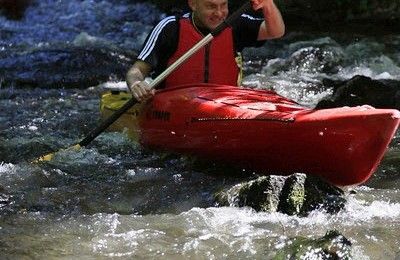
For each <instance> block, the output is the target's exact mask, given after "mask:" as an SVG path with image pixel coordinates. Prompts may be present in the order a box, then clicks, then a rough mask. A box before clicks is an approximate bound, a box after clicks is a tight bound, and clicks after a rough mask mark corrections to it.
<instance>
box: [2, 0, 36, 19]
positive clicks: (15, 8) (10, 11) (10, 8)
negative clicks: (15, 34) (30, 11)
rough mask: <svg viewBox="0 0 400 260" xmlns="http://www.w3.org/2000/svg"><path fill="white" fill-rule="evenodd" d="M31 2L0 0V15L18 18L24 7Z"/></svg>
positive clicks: (27, 0) (26, 0)
mask: <svg viewBox="0 0 400 260" xmlns="http://www.w3.org/2000/svg"><path fill="white" fill-rule="evenodd" d="M30 4H31V0H0V15H1V14H2V13H3V14H4V15H5V16H6V17H7V18H10V19H16V20H19V19H21V18H22V17H23V15H24V12H25V9H26V8H27V7H28V6H29V5H30Z"/></svg>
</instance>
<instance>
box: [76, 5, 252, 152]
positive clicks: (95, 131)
mask: <svg viewBox="0 0 400 260" xmlns="http://www.w3.org/2000/svg"><path fill="white" fill-rule="evenodd" d="M250 8H251V3H250V1H249V0H247V1H246V3H245V4H243V5H242V6H241V7H240V8H239V9H238V10H236V11H235V12H234V13H233V14H231V15H230V16H229V17H228V18H227V19H226V20H225V21H224V22H223V23H221V24H220V25H218V26H217V28H215V29H214V30H213V31H212V32H211V33H209V34H208V35H207V36H205V37H204V38H203V39H202V40H201V41H199V42H198V43H197V44H196V45H194V46H193V47H192V48H191V49H190V50H188V51H187V52H186V53H185V54H184V55H182V56H181V57H180V58H179V59H178V60H176V61H175V62H174V63H172V64H171V65H170V66H169V67H168V68H167V69H165V70H164V71H163V72H162V73H161V74H160V75H158V76H157V77H156V78H155V79H154V80H153V81H152V82H151V83H150V84H149V85H150V87H151V88H154V87H156V86H157V85H158V84H160V83H161V82H163V81H164V80H165V79H166V78H167V77H168V76H169V75H170V74H171V73H172V72H173V71H175V70H176V69H177V68H178V67H179V66H180V65H182V64H183V63H184V62H185V61H186V60H187V59H189V58H190V57H191V56H192V55H193V54H195V53H196V52H197V51H198V50H200V49H201V48H202V47H204V46H206V45H207V44H208V43H209V42H211V40H212V39H213V38H214V37H215V36H217V35H218V34H219V33H221V32H222V31H223V30H225V28H227V27H228V26H230V25H231V24H232V22H233V21H234V20H236V19H237V18H238V17H239V16H241V15H242V13H244V12H246V11H248V10H250ZM136 103H137V101H136V100H135V99H134V98H131V99H129V100H128V101H127V102H126V103H125V104H124V105H123V106H122V107H121V108H120V109H118V110H117V111H115V112H114V113H113V114H112V115H111V116H109V117H108V118H107V119H106V120H104V121H103V122H101V124H100V125H99V126H98V127H96V128H95V129H93V130H92V131H91V132H89V134H88V135H87V136H86V137H85V138H84V139H82V141H80V142H79V145H80V146H86V145H88V144H89V143H90V142H91V141H93V140H94V139H95V138H96V137H97V136H98V135H99V134H101V133H102V132H103V131H104V130H106V129H107V128H108V127H109V126H110V125H111V124H112V123H114V122H115V121H116V120H117V119H118V118H119V117H120V116H121V115H122V114H123V113H125V112H126V111H127V110H128V109H130V108H131V107H132V106H133V105H135V104H136Z"/></svg>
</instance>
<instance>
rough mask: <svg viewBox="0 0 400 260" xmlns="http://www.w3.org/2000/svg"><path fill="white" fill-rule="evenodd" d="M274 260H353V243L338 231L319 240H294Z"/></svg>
mask: <svg viewBox="0 0 400 260" xmlns="http://www.w3.org/2000/svg"><path fill="white" fill-rule="evenodd" d="M290 242H291V243H290V244H289V243H288V244H289V245H288V246H286V247H285V248H283V249H282V250H280V252H279V253H278V254H277V255H276V256H275V257H274V258H273V259H274V260H280V259H352V255H351V246H352V243H351V241H349V240H348V239H347V238H346V237H344V236H343V235H342V234H340V233H339V232H338V231H336V230H331V231H328V232H327V233H326V234H325V236H323V237H321V238H318V239H311V238H305V237H297V238H294V239H293V240H292V241H290Z"/></svg>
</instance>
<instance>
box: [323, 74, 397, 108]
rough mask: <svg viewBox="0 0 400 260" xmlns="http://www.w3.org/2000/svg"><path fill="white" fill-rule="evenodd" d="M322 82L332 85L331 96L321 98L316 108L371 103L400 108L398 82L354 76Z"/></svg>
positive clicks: (381, 106)
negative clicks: (347, 78)
mask: <svg viewBox="0 0 400 260" xmlns="http://www.w3.org/2000/svg"><path fill="white" fill-rule="evenodd" d="M323 84H324V85H325V86H327V87H332V88H333V89H334V93H333V95H332V96H331V97H328V98H326V99H324V100H321V101H320V102H319V103H318V104H317V106H316V108H332V107H341V106H360V105H371V106H373V107H376V108H396V109H400V82H399V81H395V80H374V79H371V78H369V77H365V76H359V75H358V76H355V77H353V78H351V79H350V80H347V81H333V80H328V79H325V80H324V82H323Z"/></svg>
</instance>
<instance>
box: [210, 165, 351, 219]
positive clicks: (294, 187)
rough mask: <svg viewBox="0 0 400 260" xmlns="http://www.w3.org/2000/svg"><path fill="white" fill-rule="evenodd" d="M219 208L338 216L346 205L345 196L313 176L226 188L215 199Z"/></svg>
mask: <svg viewBox="0 0 400 260" xmlns="http://www.w3.org/2000/svg"><path fill="white" fill-rule="evenodd" d="M214 198H215V201H216V204H217V205H219V206H234V207H251V208H253V209H254V210H256V211H265V212H282V213H285V214H288V215H302V216H306V215H307V214H308V213H309V212H310V211H312V210H315V209H319V208H322V209H324V210H326V211H327V212H329V213H337V212H338V211H340V209H342V208H343V207H344V205H345V202H346V199H345V198H344V192H343V191H342V190H341V189H339V188H337V187H335V186H333V185H331V184H329V183H327V182H325V181H323V180H321V179H320V178H317V177H314V176H308V175H305V174H299V173H296V174H293V175H290V176H276V175H269V176H262V177H259V178H257V179H255V180H251V181H246V182H241V183H239V184H236V185H234V186H233V187H227V188H225V189H224V190H222V191H219V192H217V193H216V194H215V196H214Z"/></svg>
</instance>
